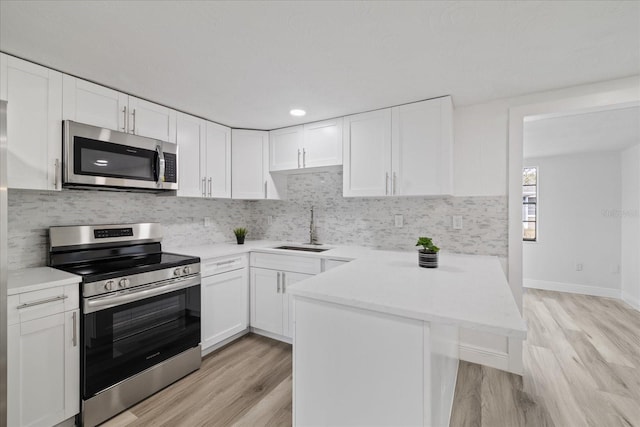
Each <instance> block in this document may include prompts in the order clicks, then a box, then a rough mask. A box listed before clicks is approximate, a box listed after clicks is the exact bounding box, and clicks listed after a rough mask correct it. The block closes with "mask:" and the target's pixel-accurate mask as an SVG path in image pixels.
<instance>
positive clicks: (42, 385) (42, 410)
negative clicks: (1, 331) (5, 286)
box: [7, 310, 80, 426]
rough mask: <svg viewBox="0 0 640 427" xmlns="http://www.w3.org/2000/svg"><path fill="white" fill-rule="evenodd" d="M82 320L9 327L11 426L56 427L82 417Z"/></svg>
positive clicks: (74, 315)
mask: <svg viewBox="0 0 640 427" xmlns="http://www.w3.org/2000/svg"><path fill="white" fill-rule="evenodd" d="M78 315H79V312H78V310H74V311H68V312H65V313H60V314H56V315H53V316H47V317H43V318H40V319H35V320H30V321H28V322H22V323H18V324H14V325H11V326H9V328H8V340H7V348H8V381H7V387H8V402H7V403H8V405H7V406H8V425H10V426H42V425H55V424H58V423H60V422H62V421H64V420H65V419H67V418H70V417H72V416H74V415H75V414H77V413H78V412H79V408H78V406H79V400H80V395H79V392H80V381H79V347H78V343H79V341H78V340H79V337H78V329H77V327H78V324H79V323H78ZM74 319H75V320H74Z"/></svg>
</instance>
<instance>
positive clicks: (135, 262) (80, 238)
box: [49, 223, 201, 426]
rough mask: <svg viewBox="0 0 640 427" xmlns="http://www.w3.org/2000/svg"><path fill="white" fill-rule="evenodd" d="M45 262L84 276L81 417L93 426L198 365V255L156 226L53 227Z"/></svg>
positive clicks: (82, 286) (150, 224) (82, 287)
mask: <svg viewBox="0 0 640 427" xmlns="http://www.w3.org/2000/svg"><path fill="white" fill-rule="evenodd" d="M49 240H50V248H49V265H50V266H52V267H55V268H58V269H61V270H64V271H68V272H69V273H73V274H77V275H80V276H82V283H81V285H80V286H81V289H80V295H81V298H82V300H81V304H80V307H81V308H80V310H81V313H82V315H81V319H82V321H81V323H80V331H81V334H80V336H81V347H80V348H81V352H80V360H81V362H80V365H81V366H80V369H81V371H80V382H81V385H80V386H81V393H80V395H81V399H82V402H81V408H82V409H81V414H80V422H81V424H83V425H86V426H94V425H97V424H99V423H101V422H103V421H105V420H107V419H109V418H111V417H112V416H114V415H116V414H117V413H119V412H121V411H123V410H125V409H127V408H128V407H130V406H132V405H134V404H135V403H137V402H139V401H140V400H142V399H144V398H146V397H147V396H149V395H151V394H153V393H155V392H157V391H158V390H160V389H162V388H164V387H166V386H167V385H169V384H171V383H173V382H174V381H176V380H178V379H180V378H182V377H183V376H185V375H187V374H188V373H190V372H193V371H194V370H197V369H198V368H199V367H200V363H201V350H200V258H197V257H191V256H185V255H178V254H172V253H165V252H162V249H161V240H162V230H161V226H160V224H155V223H145V224H117V225H98V226H73V227H51V228H50V229H49Z"/></svg>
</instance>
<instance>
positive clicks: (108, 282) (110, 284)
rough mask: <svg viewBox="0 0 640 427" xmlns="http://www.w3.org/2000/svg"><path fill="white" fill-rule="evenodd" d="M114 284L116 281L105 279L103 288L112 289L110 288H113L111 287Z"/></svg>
mask: <svg viewBox="0 0 640 427" xmlns="http://www.w3.org/2000/svg"><path fill="white" fill-rule="evenodd" d="M115 284H116V283H115V282H114V281H113V280H107V281H106V282H105V283H104V289H105V290H106V291H112V290H113V287H114V286H115Z"/></svg>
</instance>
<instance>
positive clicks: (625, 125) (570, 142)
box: [523, 107, 640, 159]
mask: <svg viewBox="0 0 640 427" xmlns="http://www.w3.org/2000/svg"><path fill="white" fill-rule="evenodd" d="M635 144H640V107H628V108H618V109H611V110H606V111H595V112H593V111H591V112H587V113H579V112H576V113H574V114H571V115H565V116H560V117H551V118H544V119H540V120H533V121H525V122H524V153H523V154H524V158H525V159H532V158H537V157H551V156H561V155H565V154H575V153H586V152H596V151H618V150H623V149H625V148H628V147H631V146H632V145H635Z"/></svg>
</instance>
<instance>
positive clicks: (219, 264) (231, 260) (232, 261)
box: [216, 258, 240, 267]
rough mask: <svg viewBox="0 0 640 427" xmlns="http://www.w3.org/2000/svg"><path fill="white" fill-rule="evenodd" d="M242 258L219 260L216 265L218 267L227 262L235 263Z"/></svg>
mask: <svg viewBox="0 0 640 427" xmlns="http://www.w3.org/2000/svg"><path fill="white" fill-rule="evenodd" d="M239 261H240V258H234V259H230V260H228V261H222V262H217V263H216V265H217V266H218V267H220V266H223V265H227V264H233V263H234V262H239Z"/></svg>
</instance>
